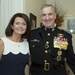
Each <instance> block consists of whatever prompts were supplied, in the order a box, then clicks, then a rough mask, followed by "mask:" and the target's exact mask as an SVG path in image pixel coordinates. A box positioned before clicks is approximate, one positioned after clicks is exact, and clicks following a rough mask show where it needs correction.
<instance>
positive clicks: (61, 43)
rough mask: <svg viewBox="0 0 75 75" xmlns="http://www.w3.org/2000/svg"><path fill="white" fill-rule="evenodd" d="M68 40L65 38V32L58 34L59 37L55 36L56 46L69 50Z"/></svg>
mask: <svg viewBox="0 0 75 75" xmlns="http://www.w3.org/2000/svg"><path fill="white" fill-rule="evenodd" d="M67 46H68V41H67V39H66V38H64V35H63V34H58V37H56V36H55V37H54V48H59V49H60V50H61V49H64V50H67Z"/></svg>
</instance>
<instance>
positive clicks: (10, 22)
mask: <svg viewBox="0 0 75 75" xmlns="http://www.w3.org/2000/svg"><path fill="white" fill-rule="evenodd" d="M17 17H21V18H23V19H24V20H25V21H26V24H27V29H26V32H25V33H24V34H23V35H22V38H27V37H28V35H29V31H30V21H29V18H28V16H27V15H26V14H24V13H16V14H14V15H13V16H12V17H11V19H10V21H9V23H8V26H7V28H6V30H5V34H6V36H11V35H12V34H13V29H12V25H13V23H14V21H15V19H16V18H17Z"/></svg>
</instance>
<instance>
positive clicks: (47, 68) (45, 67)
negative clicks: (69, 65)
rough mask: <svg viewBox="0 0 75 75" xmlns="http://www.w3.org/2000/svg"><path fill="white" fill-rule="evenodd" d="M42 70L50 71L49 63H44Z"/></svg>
mask: <svg viewBox="0 0 75 75" xmlns="http://www.w3.org/2000/svg"><path fill="white" fill-rule="evenodd" d="M44 70H45V71H49V70H50V63H45V64H44Z"/></svg>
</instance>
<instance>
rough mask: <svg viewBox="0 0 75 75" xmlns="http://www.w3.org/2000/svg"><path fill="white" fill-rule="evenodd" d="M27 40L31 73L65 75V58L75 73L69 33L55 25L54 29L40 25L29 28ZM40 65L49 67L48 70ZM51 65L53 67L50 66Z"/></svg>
mask: <svg viewBox="0 0 75 75" xmlns="http://www.w3.org/2000/svg"><path fill="white" fill-rule="evenodd" d="M28 41H29V46H30V54H31V62H32V66H31V75H66V71H65V64H64V63H65V59H66V62H67V64H68V65H69V67H70V68H71V69H72V71H73V72H74V73H75V55H74V52H73V46H72V35H71V34H69V33H67V32H66V31H64V30H61V29H58V28H57V27H55V28H54V29H47V28H45V27H41V28H38V29H34V30H31V32H30V36H29V38H28ZM45 63H49V65H45ZM61 63H63V66H62V67H61V66H59V65H60V64H61ZM39 64H41V66H39ZM42 65H43V66H45V67H47V68H48V67H49V70H48V71H45V70H44V67H42ZM51 65H52V66H53V65H54V67H53V68H51ZM58 67H59V68H58Z"/></svg>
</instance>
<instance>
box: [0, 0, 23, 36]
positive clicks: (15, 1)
mask: <svg viewBox="0 0 75 75" xmlns="http://www.w3.org/2000/svg"><path fill="white" fill-rule="evenodd" d="M0 5H1V6H0V7H1V10H0V16H1V20H0V37H3V36H5V28H6V26H7V24H8V22H9V20H10V18H11V17H12V15H13V14H15V13H18V12H23V0H1V1H0Z"/></svg>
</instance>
